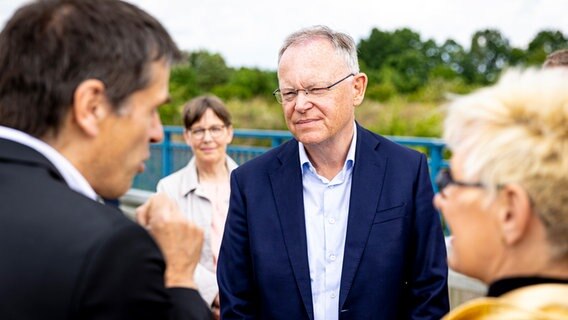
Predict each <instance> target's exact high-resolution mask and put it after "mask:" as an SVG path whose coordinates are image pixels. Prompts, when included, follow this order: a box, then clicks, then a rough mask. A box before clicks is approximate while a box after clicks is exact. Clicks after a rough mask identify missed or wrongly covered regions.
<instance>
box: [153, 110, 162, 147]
mask: <svg viewBox="0 0 568 320" xmlns="http://www.w3.org/2000/svg"><path fill="white" fill-rule="evenodd" d="M162 140H164V127H163V126H162V120H160V116H159V115H158V114H157V113H156V115H155V116H154V118H153V119H152V124H151V127H150V142H152V143H156V142H160V141H162Z"/></svg>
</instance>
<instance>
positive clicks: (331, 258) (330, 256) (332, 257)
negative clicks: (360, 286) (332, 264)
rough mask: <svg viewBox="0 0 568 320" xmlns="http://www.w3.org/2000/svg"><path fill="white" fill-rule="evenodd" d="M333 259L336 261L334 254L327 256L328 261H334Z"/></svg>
mask: <svg viewBox="0 0 568 320" xmlns="http://www.w3.org/2000/svg"><path fill="white" fill-rule="evenodd" d="M335 259H337V257H336V256H335V255H334V254H330V255H329V260H331V261H335Z"/></svg>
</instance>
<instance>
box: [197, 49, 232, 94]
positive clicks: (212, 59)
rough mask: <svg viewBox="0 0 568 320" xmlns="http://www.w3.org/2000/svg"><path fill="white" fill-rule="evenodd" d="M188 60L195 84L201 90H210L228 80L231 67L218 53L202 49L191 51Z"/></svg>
mask: <svg viewBox="0 0 568 320" xmlns="http://www.w3.org/2000/svg"><path fill="white" fill-rule="evenodd" d="M188 62H189V66H190V67H191V68H192V69H193V70H195V74H196V75H197V86H198V88H199V89H200V91H202V92H210V91H211V89H213V87H215V86H219V85H223V84H225V83H227V81H228V80H229V77H230V74H231V69H230V68H229V67H227V65H226V63H225V59H223V57H222V56H221V55H220V54H218V53H209V52H207V51H204V50H201V51H196V52H192V53H190V54H189V57H188Z"/></svg>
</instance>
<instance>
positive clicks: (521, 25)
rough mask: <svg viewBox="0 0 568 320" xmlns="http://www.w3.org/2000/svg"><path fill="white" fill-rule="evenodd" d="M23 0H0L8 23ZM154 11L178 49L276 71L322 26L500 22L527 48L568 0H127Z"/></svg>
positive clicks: (433, 30) (358, 31)
mask: <svg viewBox="0 0 568 320" xmlns="http://www.w3.org/2000/svg"><path fill="white" fill-rule="evenodd" d="M26 2H27V1H24V0H0V26H1V27H3V26H4V24H5V22H6V20H7V19H8V17H9V16H11V15H12V13H13V12H14V10H15V9H16V8H17V7H19V6H20V5H22V4H23V3H26ZM130 2H132V3H134V4H136V5H138V6H140V7H142V8H143V9H145V10H146V11H148V12H150V13H151V14H152V15H154V16H156V17H157V18H158V19H159V20H160V21H161V22H162V23H163V24H164V25H165V27H166V28H167V29H168V31H170V33H171V34H172V35H173V37H174V39H175V41H176V42H177V44H178V45H179V46H180V48H182V49H185V50H197V49H206V50H208V51H210V52H217V53H220V54H221V55H222V56H223V57H224V58H225V61H226V62H227V64H228V65H230V66H232V67H240V66H246V67H259V68H262V69H270V70H275V69H276V62H277V52H278V49H279V47H280V44H281V42H282V41H283V40H284V38H285V37H286V35H287V34H289V33H291V32H293V31H296V30H297V29H299V28H302V27H306V26H311V25H316V24H325V25H328V26H330V27H332V28H334V29H336V30H340V31H343V32H346V33H348V34H350V35H351V36H353V38H355V40H356V41H358V40H359V39H361V38H367V37H368V36H369V35H370V32H371V30H372V28H374V27H376V28H379V29H380V30H383V31H394V30H395V29H397V28H402V27H409V28H411V29H413V30H414V31H417V32H418V33H419V34H420V35H421V36H422V40H426V39H430V38H433V39H434V40H435V41H436V42H437V43H438V44H441V43H442V42H444V41H445V40H446V39H448V38H451V39H454V40H456V41H457V42H458V43H460V44H461V45H463V46H464V47H469V41H470V39H471V36H472V35H473V33H474V32H475V31H478V30H482V29H485V28H495V29H498V30H499V31H501V33H502V34H503V35H504V36H505V37H506V38H508V39H509V40H510V41H511V44H512V45H513V46H516V47H521V48H526V45H527V44H528V42H529V41H530V40H531V39H532V38H533V37H534V36H535V35H536V34H537V33H538V32H539V31H541V30H546V29H553V30H560V31H562V32H563V33H564V35H565V36H568V0H389V1H384V0H335V1H329V0H327V1H322V0H282V1H268V0H241V1H237V0H130Z"/></svg>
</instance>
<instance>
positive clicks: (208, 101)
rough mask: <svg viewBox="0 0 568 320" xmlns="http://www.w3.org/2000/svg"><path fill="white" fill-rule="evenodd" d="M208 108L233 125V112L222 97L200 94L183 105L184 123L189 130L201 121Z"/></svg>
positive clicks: (225, 122) (226, 124) (227, 123)
mask: <svg viewBox="0 0 568 320" xmlns="http://www.w3.org/2000/svg"><path fill="white" fill-rule="evenodd" d="M207 109H211V111H213V113H215V115H216V116H217V117H219V119H221V121H223V124H224V125H225V126H227V127H229V126H230V125H231V114H230V113H229V110H227V107H225V104H224V103H223V101H221V99H219V98H218V97H216V96H212V95H208V96H199V97H197V98H193V99H191V100H190V101H189V102H187V103H186V104H185V105H184V107H183V124H184V126H185V128H186V129H187V130H189V129H191V126H193V124H194V123H196V122H197V121H199V119H201V117H203V114H204V113H205V111H207Z"/></svg>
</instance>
